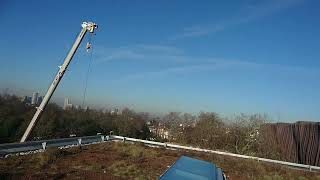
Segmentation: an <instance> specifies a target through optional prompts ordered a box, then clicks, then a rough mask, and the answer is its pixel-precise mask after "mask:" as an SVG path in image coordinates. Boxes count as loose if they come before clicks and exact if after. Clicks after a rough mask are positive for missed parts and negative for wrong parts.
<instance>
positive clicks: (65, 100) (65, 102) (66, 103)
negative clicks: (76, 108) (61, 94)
mask: <svg viewBox="0 0 320 180" xmlns="http://www.w3.org/2000/svg"><path fill="white" fill-rule="evenodd" d="M69 108H72V104H71V103H70V102H69V98H64V104H63V109H64V110H66V109H69Z"/></svg>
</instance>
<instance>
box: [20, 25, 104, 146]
mask: <svg viewBox="0 0 320 180" xmlns="http://www.w3.org/2000/svg"><path fill="white" fill-rule="evenodd" d="M81 27H82V29H81V31H80V33H79V35H78V36H77V38H76V40H75V42H74V44H73V45H72V47H71V49H70V51H69V53H68V54H67V56H66V58H65V59H64V62H63V64H62V65H61V66H59V71H58V73H57V75H56V76H55V78H54V79H53V81H52V83H51V85H50V87H49V89H48V90H47V93H46V95H45V96H44V98H43V100H42V102H41V104H40V106H39V107H37V111H36V112H35V114H34V115H33V118H32V119H31V121H30V123H29V125H28V127H27V129H26V131H25V132H24V134H23V136H22V138H21V140H20V142H25V141H26V139H27V138H28V137H29V135H30V133H31V131H32V129H33V128H34V126H35V125H36V123H37V121H38V120H39V118H40V117H41V115H42V113H43V110H44V109H45V108H46V106H47V104H48V102H49V100H50V98H51V96H52V94H53V93H54V91H55V90H56V88H57V86H58V84H59V82H60V81H61V79H62V77H63V75H64V73H65V71H66V69H67V67H68V65H69V64H70V62H71V60H72V57H73V56H74V54H75V53H76V51H77V49H78V47H79V45H80V43H81V41H82V40H83V38H84V36H85V35H86V33H87V32H89V33H94V30H95V29H96V28H98V25H97V24H95V23H93V22H83V23H82V24H81ZM90 47H91V45H88V44H87V49H88V48H90Z"/></svg>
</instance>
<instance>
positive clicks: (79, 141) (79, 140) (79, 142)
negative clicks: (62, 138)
mask: <svg viewBox="0 0 320 180" xmlns="http://www.w3.org/2000/svg"><path fill="white" fill-rule="evenodd" d="M81 141H82V139H81V138H79V139H78V145H79V146H81Z"/></svg>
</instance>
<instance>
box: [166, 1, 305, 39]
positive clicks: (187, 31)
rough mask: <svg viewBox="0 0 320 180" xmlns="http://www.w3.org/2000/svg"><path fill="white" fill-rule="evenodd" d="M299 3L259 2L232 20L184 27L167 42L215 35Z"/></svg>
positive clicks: (248, 6) (246, 8)
mask: <svg viewBox="0 0 320 180" xmlns="http://www.w3.org/2000/svg"><path fill="white" fill-rule="evenodd" d="M299 2H301V0H268V1H262V2H261V1H259V3H257V4H248V5H247V6H245V8H244V9H243V10H242V12H240V13H239V14H237V15H236V16H234V17H233V18H230V19H227V20H225V21H224V22H221V23H217V24H202V25H192V26H189V27H186V28H184V29H183V31H182V32H181V33H179V34H176V35H174V36H173V37H170V38H169V40H177V39H183V38H190V37H200V36H205V35H209V34H215V33H217V32H220V31H223V30H225V29H228V28H231V27H233V26H236V25H239V24H244V23H248V22H251V21H255V20H257V19H261V18H263V17H265V16H269V15H273V14H275V13H277V12H279V11H282V10H285V9H288V8H290V7H292V6H294V5H296V4H297V3H299Z"/></svg>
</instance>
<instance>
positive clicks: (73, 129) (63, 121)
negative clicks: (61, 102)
mask: <svg viewBox="0 0 320 180" xmlns="http://www.w3.org/2000/svg"><path fill="white" fill-rule="evenodd" d="M34 112H35V107H32V106H30V105H26V104H24V103H23V102H21V101H20V99H19V98H18V97H16V96H11V95H0V143H7V142H15V141H18V140H19V138H21V136H22V134H23V133H24V130H25V129H26V127H27V125H28V123H29V122H30V120H31V118H32V116H33V114H34ZM145 118H147V116H146V115H145V114H138V113H136V112H134V111H133V110H130V109H125V110H123V112H122V114H113V113H110V112H106V113H105V112H102V111H98V110H91V109H90V110H83V109H68V110H62V109H61V107H59V106H58V105H56V104H48V106H47V108H46V109H45V111H44V113H43V115H42V116H41V118H40V120H39V121H38V123H37V125H36V126H35V129H34V131H33V132H32V134H31V139H34V140H38V139H49V138H61V137H69V135H70V134H76V135H77V136H86V135H95V134H97V133H104V134H109V132H110V131H113V132H114V133H115V134H119V135H122V136H130V137H134V138H140V139H148V138H149V137H150V131H149V128H148V126H147V125H146V121H147V119H145Z"/></svg>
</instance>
